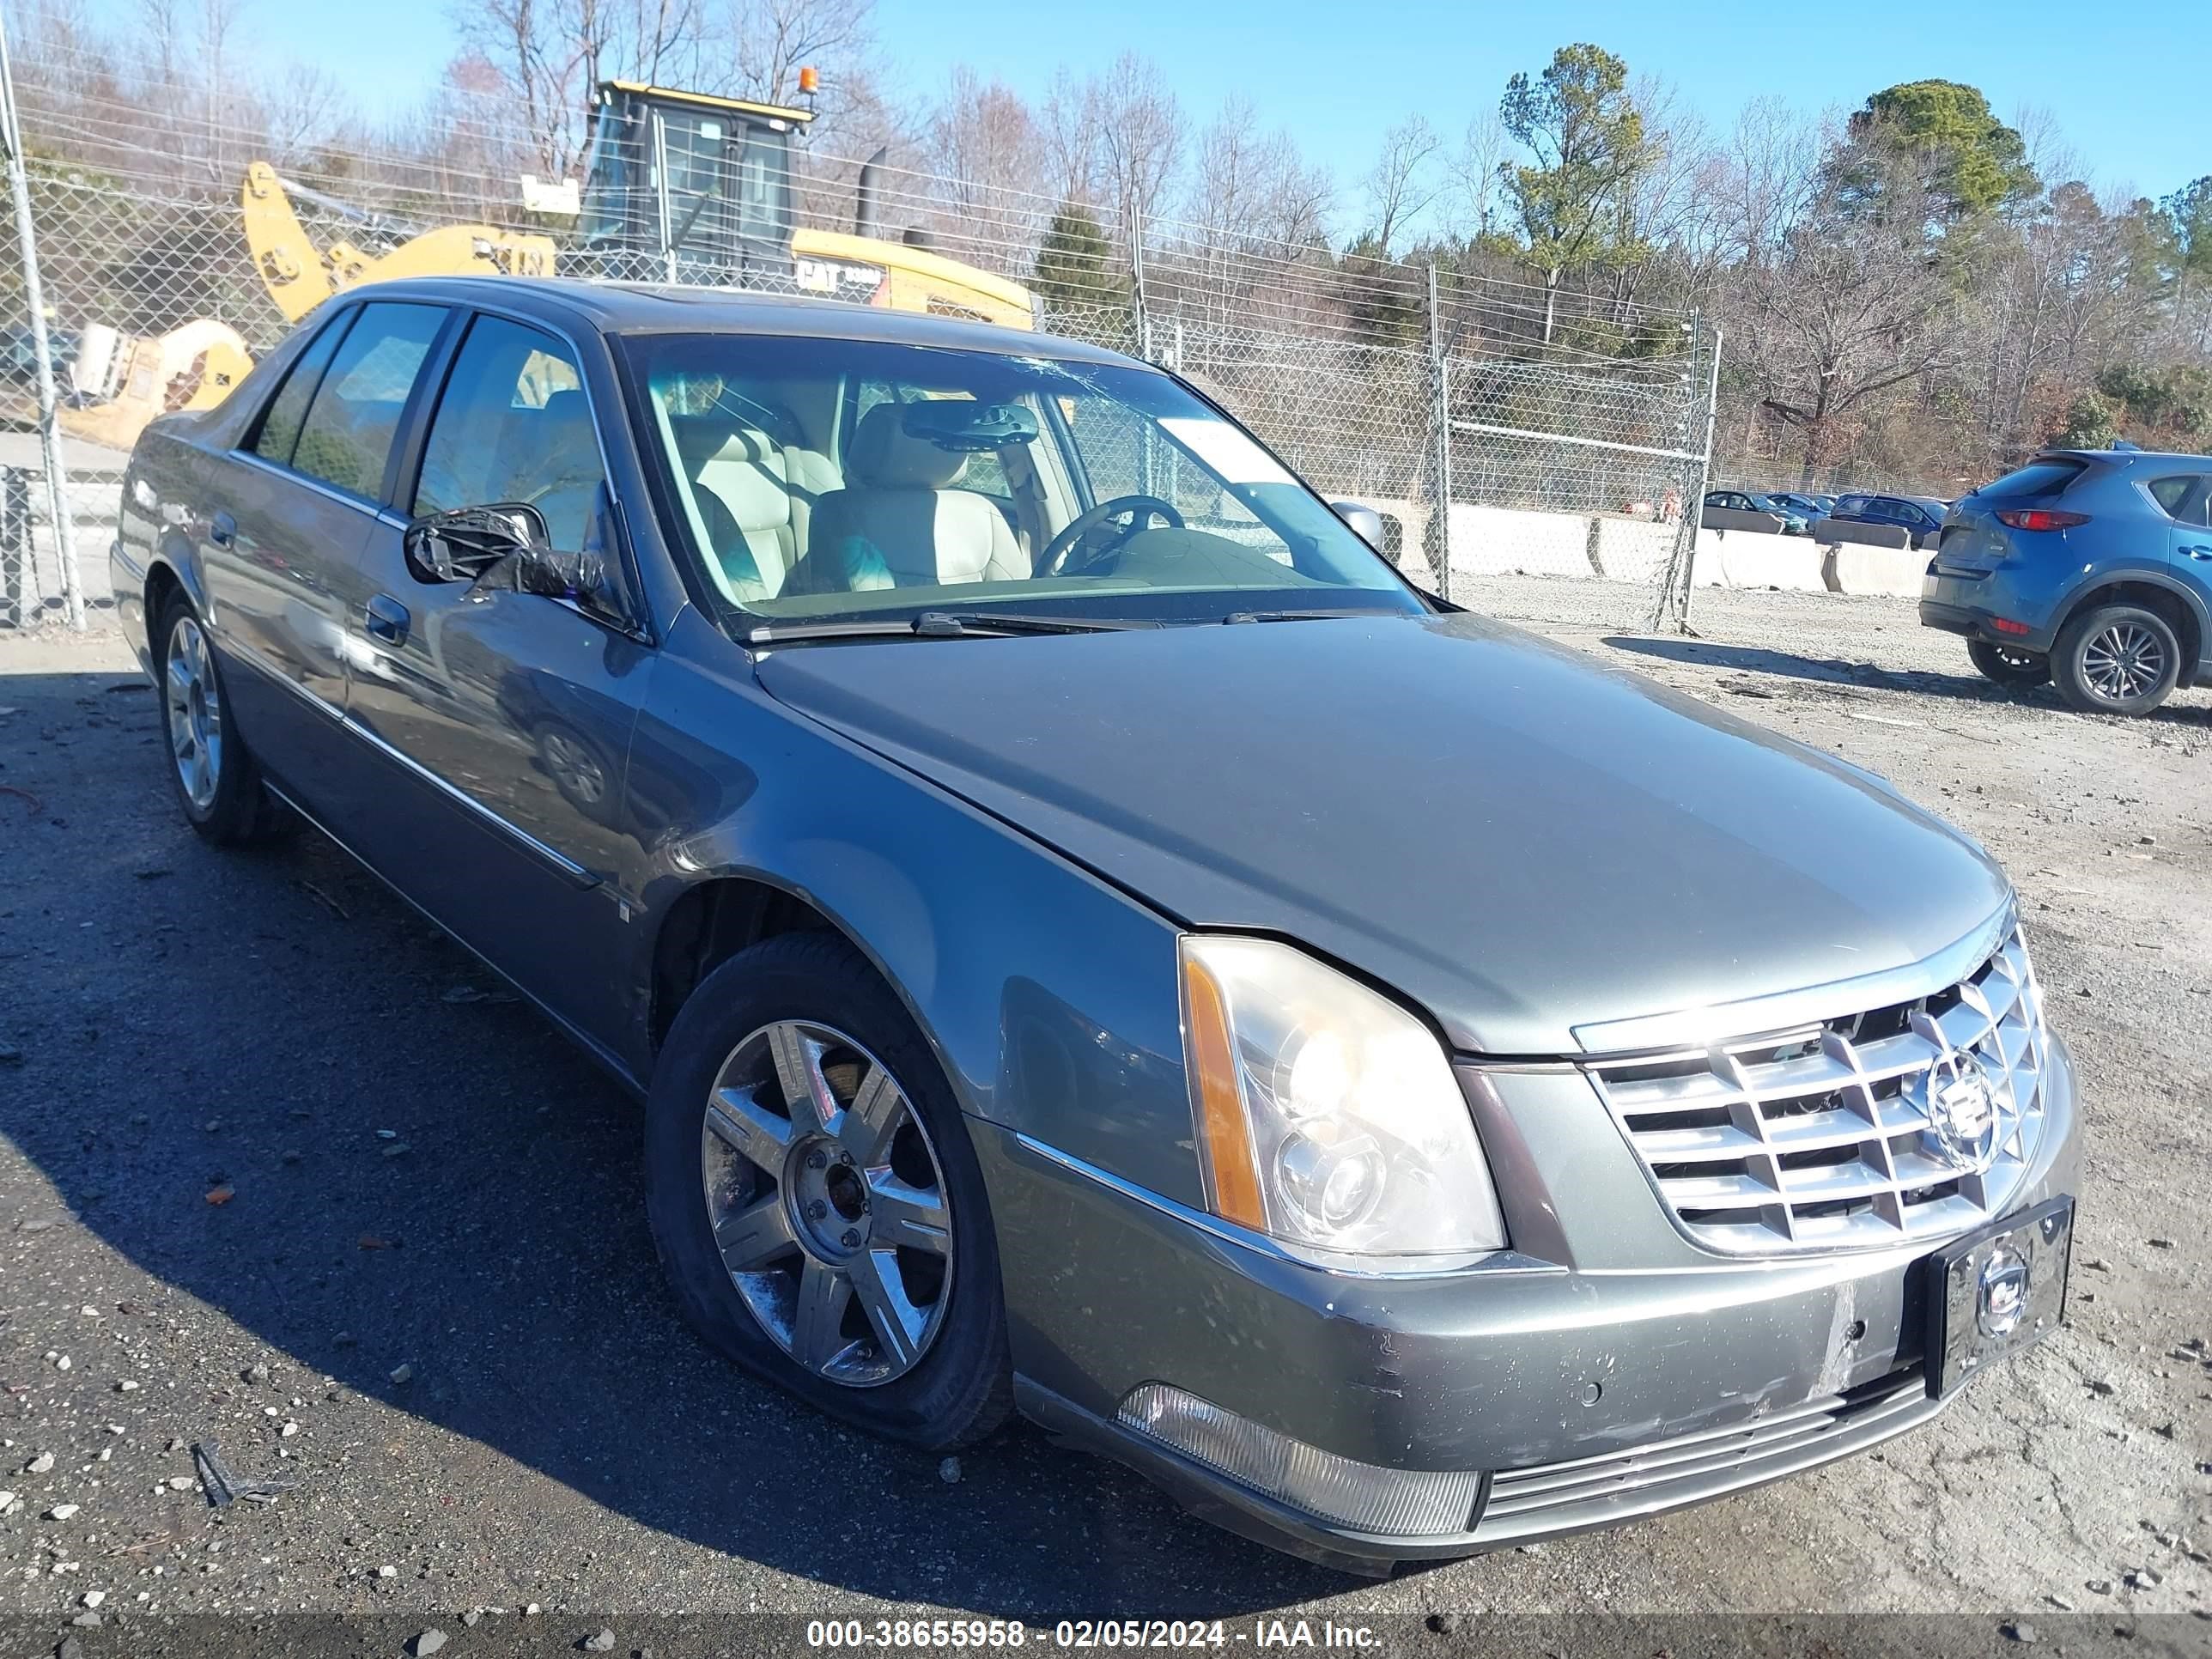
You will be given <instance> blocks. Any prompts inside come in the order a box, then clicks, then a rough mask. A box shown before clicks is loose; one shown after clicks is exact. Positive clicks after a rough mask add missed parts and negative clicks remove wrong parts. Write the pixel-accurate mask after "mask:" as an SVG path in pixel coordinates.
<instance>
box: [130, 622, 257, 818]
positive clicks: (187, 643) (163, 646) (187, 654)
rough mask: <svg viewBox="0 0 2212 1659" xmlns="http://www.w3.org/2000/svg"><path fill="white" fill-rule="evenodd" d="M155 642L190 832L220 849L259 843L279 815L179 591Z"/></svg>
mask: <svg viewBox="0 0 2212 1659" xmlns="http://www.w3.org/2000/svg"><path fill="white" fill-rule="evenodd" d="M154 637H155V647H156V655H155V660H156V661H157V662H158V663H159V664H160V665H161V680H160V687H161V735H162V736H163V737H164V738H166V739H167V748H168V751H169V781H170V782H171V783H172V784H173V785H175V786H176V790H177V804H178V805H179V806H181V807H183V808H184V812H185V819H186V821H187V822H188V823H191V826H192V828H193V829H197V830H198V831H199V832H200V834H201V835H202V836H204V837H206V838H207V839H208V840H209V841H211V842H214V843H215V844H216V845H217V846H218V847H230V846H235V845H237V844H239V843H240V842H249V841H253V840H257V839H258V838H260V837H261V836H264V835H265V834H267V833H268V832H269V831H270V829H272V828H273V827H274V824H275V823H276V817H277V812H278V811H279V809H278V808H277V807H276V805H275V803H273V802H272V801H270V799H269V798H268V796H266V795H265V794H264V793H262V789H261V772H260V769H259V768H258V767H257V766H256V765H255V764H254V762H253V757H252V754H251V753H250V752H249V751H248V750H247V749H246V744H245V742H244V741H243V740H242V739H241V738H240V737H239V735H238V732H237V729H236V727H235V726H234V724H233V722H232V720H231V719H230V703H229V700H228V697H227V696H225V695H224V692H223V684H222V670H221V669H220V668H218V667H217V666H216V659H215V649H214V647H212V646H210V644H209V643H208V636H207V629H205V628H204V627H203V626H201V623H200V619H199V616H198V613H197V612H196V611H193V609H192V607H191V601H190V600H188V599H185V596H184V595H183V594H182V593H179V594H177V595H175V596H174V597H173V598H172V599H170V601H169V603H168V605H167V606H166V607H165V608H164V609H163V610H162V611H161V617H160V619H159V621H158V622H157V623H155V634H154Z"/></svg>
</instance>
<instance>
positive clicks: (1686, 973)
mask: <svg viewBox="0 0 2212 1659" xmlns="http://www.w3.org/2000/svg"><path fill="white" fill-rule="evenodd" d="M758 673H759V677H760V679H761V682H762V684H763V685H764V686H765V687H766V688H767V690H768V691H769V694H770V695H771V696H775V697H776V698H778V699H779V700H781V702H785V703H787V704H788V705H789V706H791V707H793V708H797V709H799V710H802V711H804V712H805V713H806V714H810V715H811V716H813V717H814V718H816V719H817V720H822V721H823V722H825V723H827V724H829V725H830V726H835V727H836V728H837V729H838V730H840V731H842V732H845V733H846V734H847V735H848V736H849V737H851V738H854V739H855V740H857V741H858V742H860V743H862V744H866V745H867V746H869V747H870V748H872V749H874V750H877V751H878V752H879V753H881V754H883V755H884V756H885V757H889V758H890V759H892V760H895V761H896V762H897V763H900V764H902V765H903V766H906V767H908V768H910V769H913V770H914V771H915V772H917V773H920V774H921V775H923V776H925V777H927V778H929V779H931V780H932V781H934V782H936V783H938V784H939V785H941V786H942V787H945V788H947V789H949V790H951V791H952V792H954V793H957V794H959V795H962V796H964V797H965V798H967V799H969V800H970V801H972V802H974V803H975V805H978V806H980V807H981V808H982V809H983V810H985V811H988V812H991V813H993V814H994V815H995V816H997V817H1000V818H1002V819H1004V820H1006V822H1008V823H1012V824H1014V825H1016V826H1018V828H1020V829H1023V830H1024V831H1026V832H1027V833H1028V834H1030V836H1035V837H1036V839H1037V840H1039V841H1041V842H1045V843H1046V844H1048V846H1051V847H1053V848H1058V849H1059V850H1060V851H1061V852H1062V853H1064V854H1066V855H1067V856H1068V857H1070V858H1073V859H1074V860H1078V861H1079V862H1080V863H1082V864H1085V865H1087V866H1090V867H1091V868H1092V869H1094V870H1096V871H1097V872H1099V873H1100V874H1101V875H1103V876H1104V877H1105V878H1108V879H1109V880H1110V881H1113V882H1115V884H1118V885H1120V886H1121V887H1123V888H1125V889H1127V890H1129V891H1131V892H1133V893H1135V894H1137V895H1139V896H1141V897H1143V898H1144V899H1145V900H1146V901H1147V902H1150V903H1152V905H1155V906H1157V907H1158V908H1159V909H1160V910H1162V911H1163V912H1164V913H1165V914H1167V915H1170V917H1172V918H1174V919H1175V920H1176V921H1179V922H1181V923H1182V924H1183V925H1185V926H1188V927H1194V928H1223V929H1232V930H1243V931H1250V932H1257V933H1273V934H1279V935H1281V936H1284V937H1285V938H1289V939H1295V940H1297V941H1300V942H1302V943H1304V945H1307V946H1309V947H1310V948H1311V949H1313V950H1316V951H1319V952H1320V953H1322V955H1324V956H1327V957H1334V958H1336V959H1337V960H1338V961H1340V962H1341V963H1345V964H1346V965H1348V966H1350V967H1352V968H1353V969H1358V970H1359V971H1360V972H1362V973H1363V974H1364V975H1367V976H1369V977H1370V978H1372V979H1374V980H1376V981H1380V982H1381V983H1383V984H1384V985H1388V986H1390V987H1395V989H1396V990H1397V991H1398V993H1399V994H1401V995H1402V996H1404V997H1406V998H1407V999H1408V1000H1411V1001H1413V1002H1415V1003H1417V1004H1418V1005H1419V1006H1422V1007H1423V1008H1425V1009H1426V1010H1427V1011H1428V1012H1429V1013H1430V1014H1431V1016H1432V1017H1433V1018H1435V1020H1436V1022H1437V1024H1438V1025H1439V1026H1441V1027H1442V1028H1443V1031H1444V1033H1445V1036H1447V1038H1448V1039H1449V1041H1450V1042H1451V1043H1452V1044H1453V1045H1454V1047H1455V1048H1460V1049H1462V1050H1464V1051H1467V1052H1470V1053H1478V1054H1518V1055H1541V1054H1571V1053H1574V1052H1577V1048H1578V1045H1577V1042H1576V1041H1575V1038H1574V1036H1573V1028H1575V1027H1576V1026H1578V1025H1587V1024H1597V1023H1607V1022H1612V1021H1615V1020H1622V1019H1631V1018H1644V1017H1647V1016H1652V1015H1659V1014H1668V1013H1674V1012H1679V1011H1681V1010H1685V1009H1691V1008H1698V1007H1705V1006H1713V1005H1716V1004H1720V1003H1728V1002H1734V1001H1737V1000H1741V999H1744V998H1747V997H1752V996H1759V995H1765V994H1771V993H1776V992H1782V991H1791V990H1800V989H1804V988H1808V987H1814V986H1820V985H1826V984H1829V983H1832V982H1833V981H1838V980H1843V979H1855V978H1857V977H1859V976H1860V975H1865V974H1873V973H1881V972H1884V971H1887V970H1892V969H1899V968H1905V967H1908V966H1910V965H1911V964H1912V963H1917V962H1919V961H1920V960H1922V959H1923V958H1924V957H1929V956H1931V955H1934V954H1935V953H1936V952H1938V951H1942V950H1943V949H1945V948H1946V947H1948V946H1951V945H1956V944H1957V943H1958V942H1959V941H1960V940H1961V939H1964V938H1966V936H1967V935H1969V934H1970V933H1973V932H1975V931H1976V930H1977V929H1978V928H1980V927H1984V926H1985V925H1986V924H1987V923H1988V922H1989V921H1990V918H1991V917H1992V916H1993V915H1995V914H1996V912H1997V911H1998V910H1999V909H2000V908H2002V906H2003V905H2004V904H2005V903H2006V902H2007V900H2008V896H2009V889H2008V885H2007V884H2006V881H2005V878H2004V876H2003V874H2002V872H2000V871H1999V870H1998V869H1997V867H1996V865H1995V864H1994V863H1992V862H1991V861H1990V859H1989V858H1988V857H1987V856H1986V855H1985V854H1983V853H1982V852H1981V851H1980V850H1979V849H1978V848H1976V847H1975V846H1974V845H1973V844H1972V842H1968V841H1967V840H1966V838H1965V837H1963V836H1960V835H1959V834H1957V833H1956V832H1955V831H1954V830H1952V829H1948V828H1947V827H1946V826H1945V825H1943V824H1942V823H1941V822H1940V821H1938V820H1937V819H1936V818H1935V817H1932V816H1930V815H1929V813H1927V812H1924V811H1922V810H1920V809H1919V808H1917V807H1916V806H1913V805H1911V804H1910V803H1908V802H1906V801H1905V799H1903V798H1902V797H1900V796H1899V795H1898V794H1897V793H1895V792H1894V791H1893V790H1892V789H1890V788H1889V787H1888V786H1887V785H1886V784H1884V783H1882V782H1881V781H1880V780H1878V779H1876V778H1875V777H1873V776H1872V775H1869V774H1868V773H1865V772H1863V771H1861V770H1860V769H1857V768H1856V767H1853V766H1850V765H1849V764H1848V763H1844V762H1842V761H1839V760H1837V759H1834V758H1833V757H1830V756H1827V755H1825V754H1822V753H1820V751H1818V750H1812V749H1808V748H1807V747H1805V746H1804V745H1803V744H1798V743H1795V742H1793V741H1791V740H1790V739H1788V738H1781V737H1778V736H1776V735H1775V734H1773V733H1771V732H1765V731H1762V730H1760V729H1759V727H1757V726H1751V725H1749V724H1747V723H1746V722H1744V721H1742V720H1736V719H1734V718H1733V717H1731V716H1729V715H1726V714H1721V713H1719V712H1717V711H1716V710H1714V709H1711V708H1707V707H1706V706H1705V704H1703V703H1700V702H1697V701H1695V700H1694V699H1692V698H1689V697H1685V696H1680V695H1677V694H1675V693H1673V692H1669V691H1668V690H1664V689H1662V688H1661V687H1659V686H1656V685H1654V684H1650V682H1648V681H1646V680H1644V679H1642V678H1639V677H1638V676H1636V675H1634V674H1632V673H1629V672H1626V671H1620V670H1615V669H1610V668H1607V667H1604V666H1601V665H1598V664H1597V663H1595V662H1594V661H1593V660H1592V659H1589V658H1588V657H1586V656H1584V655H1583V654H1581V653H1578V652H1576V651H1573V650H1571V649H1568V648H1567V647H1562V646H1555V645H1553V644H1550V643H1548V642H1547V641H1541V640H1537V639H1534V638H1532V637H1530V636H1529V635H1524V634H1522V633H1521V632H1519V631H1518V630H1517V629H1510V628H1507V627H1504V626H1503V625H1500V624H1498V623H1491V622H1487V621H1485V620H1483V619H1480V618H1478V617H1469V616H1464V615H1455V616H1446V617H1377V618H1374V619H1371V620H1370V619H1368V618H1364V617H1348V618H1342V619H1329V620H1318V621H1306V622H1284V623H1245V624H1238V625H1233V626H1199V627H1187V628H1166V629H1132V630H1129V631H1127V632H1115V633H1102V634H1086V635H1057V636H1048V637H1034V636H1031V637H1020V638H981V639H964V640H950V641H928V642H921V641H888V642H879V643H868V644H839V645H823V646H811V647H803V648H795V649H787V650H783V651H776V652H771V653H767V654H766V655H764V656H763V658H762V659H760V662H759V664H758Z"/></svg>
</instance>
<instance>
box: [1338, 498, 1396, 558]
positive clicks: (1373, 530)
mask: <svg viewBox="0 0 2212 1659" xmlns="http://www.w3.org/2000/svg"><path fill="white" fill-rule="evenodd" d="M1329 506H1330V507H1331V508H1332V509H1333V510H1334V512H1335V513H1336V516H1337V517H1338V518H1340V519H1341V520H1344V522H1345V524H1346V526H1349V527H1350V529H1351V531H1352V534H1353V535H1355V536H1357V537H1358V538H1359V539H1360V540H1361V541H1363V542H1365V543H1366V544H1368V546H1370V547H1371V548H1373V549H1374V550H1376V552H1377V553H1380V552H1381V551H1382V550H1383V515H1382V514H1381V513H1377V512H1376V510H1375V509H1374V508H1373V507H1370V506H1368V505H1367V503H1366V502H1364V501H1331V502H1330V503H1329Z"/></svg>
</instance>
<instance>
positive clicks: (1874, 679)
mask: <svg viewBox="0 0 2212 1659" xmlns="http://www.w3.org/2000/svg"><path fill="white" fill-rule="evenodd" d="M1602 643H1604V644H1605V645H1607V646H1608V647H1612V648H1613V650H1616V651H1622V652H1626V653H1629V654H1631V655H1633V656H1639V657H1646V658H1651V659H1657V660H1659V661H1663V662H1672V663H1680V664H1684V665H1689V666H1693V667H1699V668H1717V669H1736V670H1739V671H1743V672H1747V673H1754V674H1773V675H1778V676H1780V677H1782V678H1786V679H1795V680H1803V681H1808V682H1809V683H1811V684H1815V685H1826V686H1836V687H1857V688H1863V689H1866V690H1878V691H1912V692H1918V693H1920V694H1922V695H1923V696H1937V697H1950V698H1953V699H1954V700H1956V701H1958V702H1981V703H2018V704H2020V705H2021V706H2022V707H2023V708H2037V709H2043V710H2047V711H2049V712H2051V713H2053V714H2065V713H2071V712H2072V711H2071V710H2070V709H2069V708H2068V706H2067V704H2066V702H2064V700H2063V699H2062V698H2061V697H2060V696H2059V695H2058V694H2057V692H2056V691H2054V690H2052V689H2051V687H2050V685H2049V684H2043V685H2039V686H2035V687H2033V688H2030V689H2027V690H2021V689H2020V688H2017V687H2005V686H2000V685H1996V684H1993V683H1992V682H1990V681H1989V680H1985V679H1984V678H1982V677H1981V676H1980V675H1979V674H1977V673H1960V674H1946V673H1939V672H1935V671H1929V670H1926V669H1893V668H1884V667H1882V666H1881V665H1880V664H1878V663H1872V662H1855V661H1851V660H1850V659H1845V658H1842V657H1813V656H1805V655H1801V654H1800V653H1796V652H1792V651H1776V650H1771V649H1769V648H1767V647H1763V646H1750V645H1721V644H1717V643H1715V642H1713V641H1707V640H1692V639H1676V638H1670V637H1665V636H1647V635H1630V634H1613V635H1607V636H1606V637H1605V639H1604V641H1602ZM1963 656H1964V653H1963V650H1962V652H1961V657H1962V659H1963ZM2084 718H2090V719H2094V718H2100V717H2098V716H2085V717H2084ZM2102 718H2112V719H2118V718H2125V717H2123V716H2105V717H2102ZM2142 718H2146V719H2149V720H2164V721H2168V722H2171V723H2172V724H2175V725H2180V726H2207V727H2212V707H2207V706H2205V705H2203V704H2202V703H2195V702H2185V703H2171V702H2170V703H2167V704H2166V706H2165V707H2164V708H2159V709H2157V710H2154V712H2153V713H2152V714H2149V715H2148V716H2143V717H2142Z"/></svg>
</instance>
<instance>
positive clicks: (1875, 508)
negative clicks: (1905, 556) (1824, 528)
mask: <svg viewBox="0 0 2212 1659" xmlns="http://www.w3.org/2000/svg"><path fill="white" fill-rule="evenodd" d="M1948 505H1949V504H1948V502H1946V501H1942V500H1941V499H1939V498H1938V497H1936V496H1934V495H1838V497H1837V498H1836V504H1835V506H1834V507H1832V508H1831V509H1830V510H1829V512H1828V513H1827V517H1828V518H1829V519H1831V520H1834V521H1835V522H1837V523H1838V524H1893V525H1897V526H1901V527H1902V528H1903V529H1904V531H1905V533H1906V534H1907V535H1908V536H1909V537H1911V545H1912V546H1914V547H1917V548H1929V547H1933V546H1935V545H1936V537H1937V536H1938V535H1940V534H1941V533H1942V529H1943V514H1944V513H1945V512H1946V511H1947V510H1948Z"/></svg>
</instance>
